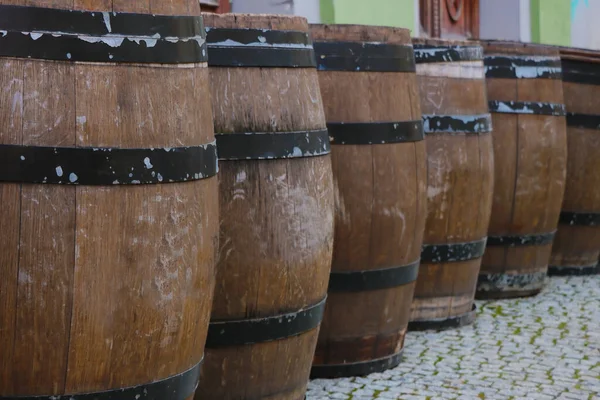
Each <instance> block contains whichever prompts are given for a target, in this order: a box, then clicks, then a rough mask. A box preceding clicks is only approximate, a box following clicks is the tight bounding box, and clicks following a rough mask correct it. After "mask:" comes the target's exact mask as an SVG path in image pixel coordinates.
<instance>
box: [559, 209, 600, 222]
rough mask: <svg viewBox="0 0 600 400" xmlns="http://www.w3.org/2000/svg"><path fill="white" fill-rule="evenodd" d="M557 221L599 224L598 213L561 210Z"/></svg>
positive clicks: (599, 214) (599, 217)
mask: <svg viewBox="0 0 600 400" xmlns="http://www.w3.org/2000/svg"><path fill="white" fill-rule="evenodd" d="M559 223H561V224H565V225H579V226H598V225H600V213H578V212H569V211H563V212H561V213H560V219H559Z"/></svg>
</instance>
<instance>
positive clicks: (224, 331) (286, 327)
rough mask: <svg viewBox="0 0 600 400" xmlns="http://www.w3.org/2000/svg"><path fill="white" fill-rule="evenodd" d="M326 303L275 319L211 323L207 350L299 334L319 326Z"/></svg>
mask: <svg viewBox="0 0 600 400" xmlns="http://www.w3.org/2000/svg"><path fill="white" fill-rule="evenodd" d="M325 300H326V299H323V300H322V301H320V302H319V303H317V304H316V305H314V306H310V307H308V308H306V309H304V310H301V311H298V312H293V313H288V314H283V315H276V316H273V317H265V318H256V319H243V320H236V321H214V322H211V323H210V325H209V327H208V337H207V339H206V347H207V348H215V347H222V346H239V345H245V344H254V343H262V342H270V341H274V340H280V339H285V338H288V337H293V336H297V335H300V334H302V333H304V332H307V331H310V330H312V329H315V328H316V327H318V326H319V324H320V323H321V320H322V319H323V312H324V311H325Z"/></svg>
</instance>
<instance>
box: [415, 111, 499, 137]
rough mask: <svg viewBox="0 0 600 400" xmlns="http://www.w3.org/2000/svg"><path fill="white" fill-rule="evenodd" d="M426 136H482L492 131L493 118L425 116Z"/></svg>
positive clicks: (424, 127)
mask: <svg viewBox="0 0 600 400" xmlns="http://www.w3.org/2000/svg"><path fill="white" fill-rule="evenodd" d="M423 130H424V131H425V133H426V134H432V133H449V134H461V133H464V134H469V133H472V134H480V133H489V132H491V131H492V117H491V115H490V114H483V115H423Z"/></svg>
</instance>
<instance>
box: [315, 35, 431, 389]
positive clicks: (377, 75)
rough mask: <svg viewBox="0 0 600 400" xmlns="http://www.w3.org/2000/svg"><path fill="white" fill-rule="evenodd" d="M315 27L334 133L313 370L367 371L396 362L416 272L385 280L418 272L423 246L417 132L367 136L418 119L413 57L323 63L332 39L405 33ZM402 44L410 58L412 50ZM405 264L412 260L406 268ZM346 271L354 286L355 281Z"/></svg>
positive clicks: (320, 373)
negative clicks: (371, 66)
mask: <svg viewBox="0 0 600 400" xmlns="http://www.w3.org/2000/svg"><path fill="white" fill-rule="evenodd" d="M312 34H313V38H314V41H315V46H316V48H317V60H324V61H322V62H320V66H319V69H320V71H319V81H320V85H321V91H322V94H323V99H324V105H325V114H326V117H327V120H328V124H329V128H330V136H333V137H334V142H333V146H332V147H333V148H332V162H333V173H334V178H335V189H336V190H335V194H336V198H335V200H336V229H335V240H334V256H333V263H332V276H331V280H330V286H329V294H328V300H327V306H326V310H325V316H324V320H323V323H322V326H321V333H320V335H319V342H318V345H317V350H316V354H315V359H314V364H313V370H312V374H311V375H312V376H313V377H328V378H329V377H340V376H357V375H366V374H368V373H371V372H377V371H383V370H386V369H389V368H391V367H394V366H395V365H397V364H398V363H399V362H400V360H401V353H402V350H403V347H404V337H405V334H406V326H407V323H408V316H409V313H408V311H409V307H410V301H411V298H412V295H413V290H414V277H411V278H409V279H403V278H401V279H399V280H397V281H396V282H397V284H388V285H382V283H383V282H385V281H386V280H388V282H389V280H393V279H394V277H398V276H399V275H398V274H402V273H403V272H406V271H408V270H409V269H411V268H414V272H415V273H416V268H417V267H418V259H419V254H420V248H421V244H422V234H423V228H424V222H425V218H424V216H425V205H426V204H425V189H426V185H425V179H426V170H425V168H426V165H425V144H424V141H423V140H422V136H421V137H420V138H419V140H418V141H407V142H400V143H389V142H386V143H385V144H382V143H380V142H377V141H375V140H374V139H373V142H372V143H373V144H368V142H369V140H370V139H369V138H370V137H371V138H374V137H375V136H376V135H377V134H378V133H377V132H378V129H379V127H380V126H381V124H385V123H388V122H390V121H392V122H398V123H399V124H398V125H402V124H403V123H404V124H406V123H407V122H408V121H415V120H416V121H417V122H419V121H420V117H421V113H420V106H419V102H418V100H417V99H418V92H417V84H416V77H415V74H414V63H411V65H410V68H409V69H410V71H399V70H398V68H399V67H398V64H395V65H394V67H393V69H386V70H385V71H381V70H376V71H375V70H363V67H362V66H361V65H359V64H360V63H359V62H358V61H356V60H352V62H350V63H349V64H347V65H346V66H345V67H344V68H338V67H331V66H329V64H328V61H327V60H328V57H330V56H331V55H332V54H334V53H333V52H332V51H334V50H332V49H333V46H335V45H336V43H344V46H346V47H350V46H353V45H355V44H356V43H359V44H361V43H363V42H368V43H370V44H373V43H379V44H381V45H383V46H389V45H400V46H405V47H406V46H408V45H409V44H410V39H409V37H408V32H407V31H406V30H404V29H397V28H382V27H370V26H368V27H367V26H354V25H344V26H334V25H314V26H313V27H312ZM346 42H350V43H346ZM327 46H331V47H327ZM319 49H321V50H319ZM407 50H410V53H411V58H412V49H410V47H407ZM319 51H321V52H322V53H321V54H320V53H319ZM321 55H322V56H323V57H321ZM360 60H361V61H360V62H368V61H369V58H368V56H363V57H362V58H361V59H360ZM354 62H356V65H355V64H354ZM346 68H347V69H346ZM357 69H359V70H357ZM376 69H377V68H376ZM399 69H402V68H399ZM342 122H343V123H344V124H343V125H341V124H340V123H342ZM353 124H367V125H361V126H363V127H367V126H368V127H370V128H369V129H370V130H368V131H367V130H365V131H364V132H362V136H361V137H362V138H364V140H363V141H364V143H360V144H355V143H356V142H352V143H346V142H343V140H342V139H343V137H344V136H343V135H344V134H346V133H345V132H347V131H344V129H351V128H352V126H353ZM340 127H341V128H342V129H340ZM338 132H340V135H341V136H340V138H338V137H337V134H338ZM419 133H420V128H419ZM342 142H343V144H342ZM336 143H337V144H336ZM411 264H413V265H414V267H408V266H409V265H411ZM402 271H403V272H402ZM374 276H378V277H377V278H373V277H374ZM382 276H385V277H386V278H382ZM415 276H416V274H415ZM353 277H358V279H357V280H359V281H360V282H361V284H360V285H357V284H356V282H355V281H354V282H352V281H351V278H353Z"/></svg>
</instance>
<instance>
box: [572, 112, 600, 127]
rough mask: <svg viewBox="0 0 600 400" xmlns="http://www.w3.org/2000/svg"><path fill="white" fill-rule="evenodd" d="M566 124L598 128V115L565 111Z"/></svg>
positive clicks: (599, 122)
mask: <svg viewBox="0 0 600 400" xmlns="http://www.w3.org/2000/svg"><path fill="white" fill-rule="evenodd" d="M567 126H571V127H574V128H585V129H600V115H589V114H575V113H567Z"/></svg>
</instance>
